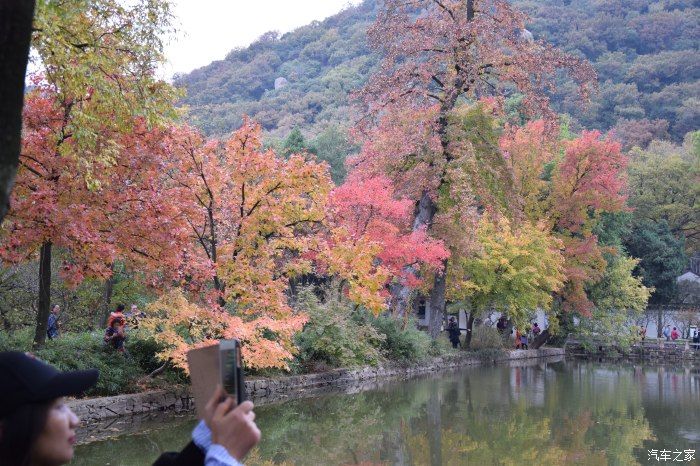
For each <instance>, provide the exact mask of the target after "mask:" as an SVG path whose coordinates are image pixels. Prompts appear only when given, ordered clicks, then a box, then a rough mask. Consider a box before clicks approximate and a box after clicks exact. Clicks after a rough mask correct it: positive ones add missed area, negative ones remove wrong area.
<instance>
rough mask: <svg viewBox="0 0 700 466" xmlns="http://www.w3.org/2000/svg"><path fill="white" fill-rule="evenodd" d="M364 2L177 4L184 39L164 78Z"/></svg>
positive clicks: (203, 0) (175, 44) (211, 0)
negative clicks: (269, 34)
mask: <svg viewBox="0 0 700 466" xmlns="http://www.w3.org/2000/svg"><path fill="white" fill-rule="evenodd" d="M358 3H359V0H253V1H249V0H173V4H174V5H175V15H176V16H177V20H178V23H179V28H178V29H179V30H180V32H179V34H178V36H176V37H175V38H173V39H172V40H171V42H170V44H168V46H167V48H166V55H167V58H168V61H169V63H168V64H167V65H166V66H165V67H164V69H163V74H164V77H166V78H170V77H171V76H172V75H173V74H174V73H187V72H189V71H192V70H193V69H195V68H199V67H201V66H204V65H207V64H209V63H211V62H212V61H214V60H221V59H223V58H224V57H225V56H226V54H227V53H228V52H229V51H231V49H233V48H235V47H241V46H246V45H249V44H250V43H251V42H253V41H254V40H255V39H257V38H258V37H260V35H262V34H263V33H265V32H267V31H279V32H280V33H285V32H288V31H291V30H293V29H296V28H298V27H299V26H303V25H305V24H308V23H310V22H311V21H313V20H322V19H324V18H327V17H328V16H331V15H333V14H335V13H337V12H338V11H340V10H342V9H343V8H344V7H345V6H348V5H351V4H352V5H356V4H358Z"/></svg>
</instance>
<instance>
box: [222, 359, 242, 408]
mask: <svg viewBox="0 0 700 466" xmlns="http://www.w3.org/2000/svg"><path fill="white" fill-rule="evenodd" d="M219 357H220V358H221V384H222V385H223V386H224V390H226V393H228V395H229V396H232V397H234V398H237V396H238V393H237V392H238V370H237V369H238V367H240V365H239V351H238V349H237V348H231V349H225V350H221V351H220V353H219Z"/></svg>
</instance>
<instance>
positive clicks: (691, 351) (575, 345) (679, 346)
mask: <svg viewBox="0 0 700 466" xmlns="http://www.w3.org/2000/svg"><path fill="white" fill-rule="evenodd" d="M565 348H566V354H567V355H568V356H575V357H614V356H617V357H622V358H627V359H635V360H643V361H652V362H658V363H663V362H680V361H695V362H700V346H699V345H698V344H697V343H695V344H694V343H691V342H688V341H671V342H667V341H663V340H645V341H643V342H637V343H635V344H634V345H632V346H631V347H630V348H626V349H622V348H618V347H615V346H611V345H608V344H605V343H599V344H596V343H594V344H588V345H584V344H583V343H581V342H579V341H577V340H572V339H570V340H569V341H567V343H566V346H565Z"/></svg>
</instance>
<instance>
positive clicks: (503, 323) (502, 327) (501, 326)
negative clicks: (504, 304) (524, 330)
mask: <svg viewBox="0 0 700 466" xmlns="http://www.w3.org/2000/svg"><path fill="white" fill-rule="evenodd" d="M506 328H508V319H506V316H501V317H499V318H498V321H497V322H496V329H498V331H499V332H500V333H501V334H503V333H504V332H505V331H506Z"/></svg>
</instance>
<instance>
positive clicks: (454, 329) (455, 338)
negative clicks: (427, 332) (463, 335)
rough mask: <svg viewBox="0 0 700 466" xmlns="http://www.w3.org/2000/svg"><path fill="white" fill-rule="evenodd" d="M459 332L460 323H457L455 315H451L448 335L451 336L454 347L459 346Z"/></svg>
mask: <svg viewBox="0 0 700 466" xmlns="http://www.w3.org/2000/svg"><path fill="white" fill-rule="evenodd" d="M459 334H460V332H459V325H457V322H456V321H455V318H454V317H450V322H449V323H448V324H447V335H448V336H449V338H450V343H452V347H453V348H457V347H458V346H459Z"/></svg>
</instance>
